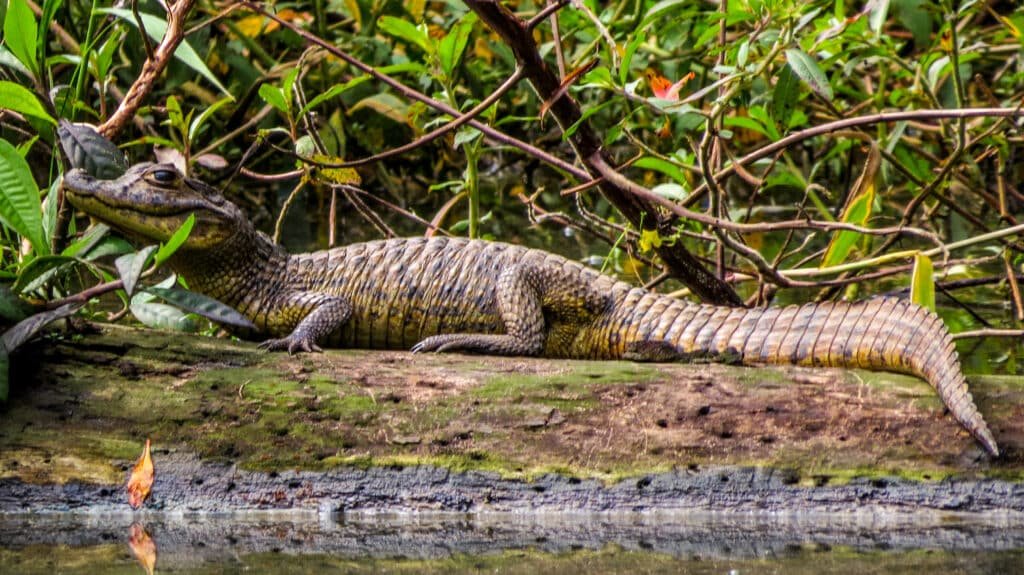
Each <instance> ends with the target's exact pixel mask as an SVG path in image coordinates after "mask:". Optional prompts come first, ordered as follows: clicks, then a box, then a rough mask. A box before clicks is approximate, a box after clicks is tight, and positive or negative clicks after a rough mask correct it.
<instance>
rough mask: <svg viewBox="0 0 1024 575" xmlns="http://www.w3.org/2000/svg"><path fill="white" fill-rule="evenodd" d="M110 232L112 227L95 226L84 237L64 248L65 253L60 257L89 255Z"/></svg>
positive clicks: (104, 225)
mask: <svg viewBox="0 0 1024 575" xmlns="http://www.w3.org/2000/svg"><path fill="white" fill-rule="evenodd" d="M108 232H110V226H108V225H107V224H96V225H95V226H92V227H91V228H89V229H87V230H85V233H84V234H82V237H80V238H78V239H77V240H75V241H74V242H73V243H72V244H71V245H69V246H68V247H66V248H64V251H62V252H61V253H60V255H62V256H69V257H77V256H78V255H79V254H86V253H89V250H91V249H92V248H93V247H95V246H96V244H98V243H100V240H102V239H103V238H104V237H106V235H107V233H108Z"/></svg>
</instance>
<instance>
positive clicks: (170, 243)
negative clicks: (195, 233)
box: [153, 214, 196, 267]
mask: <svg viewBox="0 0 1024 575" xmlns="http://www.w3.org/2000/svg"><path fill="white" fill-rule="evenodd" d="M195 223H196V215H195V214H189V216H188V219H187V220H185V222H184V223H183V224H181V227H180V228H178V229H177V230H176V231H175V232H174V234H173V235H172V236H171V239H169V240H167V243H166V244H164V245H162V246H160V250H159V251H157V252H156V259H154V260H153V266H154V267H160V266H161V265H162V264H163V263H164V262H165V261H167V259H168V258H170V257H171V256H173V255H174V252H176V251H178V248H180V247H181V244H183V243H185V240H187V239H188V235H189V234H190V233H191V232H192V226H194V225H195Z"/></svg>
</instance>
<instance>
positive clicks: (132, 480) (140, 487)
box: [125, 438, 156, 509]
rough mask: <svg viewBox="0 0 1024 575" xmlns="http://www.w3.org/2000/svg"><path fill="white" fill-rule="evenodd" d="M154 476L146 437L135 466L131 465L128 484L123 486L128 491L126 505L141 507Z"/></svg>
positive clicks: (151, 485) (135, 507)
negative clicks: (144, 445)
mask: <svg viewBox="0 0 1024 575" xmlns="http://www.w3.org/2000/svg"><path fill="white" fill-rule="evenodd" d="M155 476H156V472H155V470H154V469H153V458H152V457H151V456H150V453H149V438H147V439H146V447H145V448H143V450H142V455H141V456H140V457H139V460H138V461H136V462H135V466H134V467H132V474H131V476H130V477H129V478H128V485H127V486H126V487H125V489H127V491H128V505H131V506H132V509H138V508H140V507H142V504H143V503H145V502H146V499H148V498H149V493H150V490H151V489H153V479H154V477H155Z"/></svg>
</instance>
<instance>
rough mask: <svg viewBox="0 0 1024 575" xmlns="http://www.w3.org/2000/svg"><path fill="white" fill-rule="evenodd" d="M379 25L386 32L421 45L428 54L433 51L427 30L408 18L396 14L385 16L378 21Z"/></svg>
mask: <svg viewBox="0 0 1024 575" xmlns="http://www.w3.org/2000/svg"><path fill="white" fill-rule="evenodd" d="M377 27H378V28H379V29H380V31H381V32H384V33H385V34H388V35H391V36H394V37H395V38H398V39H399V40H405V41H406V42H409V43H411V44H415V45H416V46H419V47H420V49H421V50H423V51H424V52H426V53H428V54H429V53H431V52H432V51H433V50H432V48H433V46H432V45H431V40H430V36H428V35H427V32H426V31H425V30H422V29H420V28H419V27H417V26H416V25H415V24H413V23H412V22H409V21H408V20H402V19H401V18H395V17H394V16H383V17H381V19H380V20H379V21H378V22H377Z"/></svg>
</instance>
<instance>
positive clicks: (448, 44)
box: [437, 12, 476, 78]
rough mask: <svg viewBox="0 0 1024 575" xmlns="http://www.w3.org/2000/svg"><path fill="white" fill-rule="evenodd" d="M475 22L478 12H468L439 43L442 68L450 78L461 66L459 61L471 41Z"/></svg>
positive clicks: (438, 50) (438, 54)
mask: <svg viewBox="0 0 1024 575" xmlns="http://www.w3.org/2000/svg"><path fill="white" fill-rule="evenodd" d="M475 22H476V14H475V13H473V12H467V13H466V15H465V16H463V17H462V19H461V20H459V23H458V24H456V25H455V26H454V27H453V28H452V30H451V31H449V32H448V35H447V36H445V37H444V38H442V39H441V42H440V44H438V47H437V56H438V58H439V59H440V60H441V69H442V70H444V73H445V75H446V76H448V77H449V78H450V77H451V75H452V72H454V71H455V69H456V68H457V67H458V66H459V61H460V60H461V59H462V53H463V52H464V51H465V49H466V43H467V42H469V34H470V32H472V31H473V24H474V23H475Z"/></svg>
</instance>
